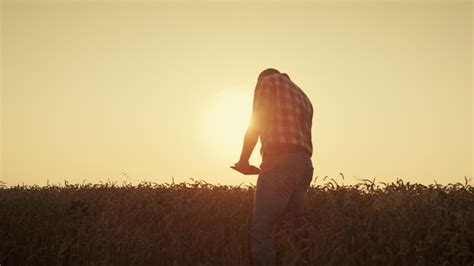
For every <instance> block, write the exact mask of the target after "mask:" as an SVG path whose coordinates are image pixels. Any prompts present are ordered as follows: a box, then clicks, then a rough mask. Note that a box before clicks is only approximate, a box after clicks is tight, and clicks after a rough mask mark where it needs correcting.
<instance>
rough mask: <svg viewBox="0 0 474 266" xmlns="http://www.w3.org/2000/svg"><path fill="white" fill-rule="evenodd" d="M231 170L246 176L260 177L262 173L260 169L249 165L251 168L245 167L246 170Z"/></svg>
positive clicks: (233, 167)
mask: <svg viewBox="0 0 474 266" xmlns="http://www.w3.org/2000/svg"><path fill="white" fill-rule="evenodd" d="M230 168H232V169H234V170H235V171H237V172H239V173H242V174H244V175H258V174H259V173H260V169H258V167H256V166H253V165H249V167H245V168H237V167H235V166H231V167H230Z"/></svg>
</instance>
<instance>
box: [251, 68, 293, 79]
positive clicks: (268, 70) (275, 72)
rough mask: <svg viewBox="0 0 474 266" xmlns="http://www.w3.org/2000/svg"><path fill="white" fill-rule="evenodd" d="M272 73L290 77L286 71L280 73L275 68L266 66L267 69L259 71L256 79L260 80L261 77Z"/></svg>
mask: <svg viewBox="0 0 474 266" xmlns="http://www.w3.org/2000/svg"><path fill="white" fill-rule="evenodd" d="M273 74H281V75H283V76H285V77H287V78H288V79H289V78H290V77H289V76H288V75H287V74H286V73H281V72H280V71H278V70H277V69H274V68H267V69H265V70H263V71H262V72H260V75H258V80H261V79H262V78H264V77H266V76H270V75H273Z"/></svg>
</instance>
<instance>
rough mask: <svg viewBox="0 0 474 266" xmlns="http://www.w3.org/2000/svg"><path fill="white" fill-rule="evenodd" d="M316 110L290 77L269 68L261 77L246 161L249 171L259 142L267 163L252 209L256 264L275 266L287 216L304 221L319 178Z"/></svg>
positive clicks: (248, 133) (243, 164)
mask: <svg viewBox="0 0 474 266" xmlns="http://www.w3.org/2000/svg"><path fill="white" fill-rule="evenodd" d="M312 118H313V107H312V105H311V102H310V100H309V99H308V97H307V96H306V94H305V93H304V92H303V91H302V90H301V89H300V88H299V87H298V86H297V85H296V84H295V83H293V82H292V81H291V79H290V78H289V76H288V75H287V74H285V73H280V72H279V71H278V70H276V69H272V68H269V69H266V70H264V71H262V72H261V73H260V75H259V77H258V81H257V86H256V88H255V94H254V100H253V110H252V117H251V121H250V125H249V127H248V129H247V131H246V133H245V138H244V144H243V148H242V153H241V155H240V160H239V162H237V163H236V164H235V165H234V167H235V168H236V169H248V168H249V167H250V166H249V158H250V155H251V154H252V151H253V149H254V147H255V144H256V143H257V140H258V138H259V137H260V141H261V144H262V148H261V150H260V153H261V155H262V164H261V165H260V173H259V176H258V179H257V187H256V191H255V197H254V206H253V210H252V226H251V232H250V237H251V254H252V259H253V263H254V264H255V265H273V264H275V251H274V248H273V245H274V243H273V239H272V231H273V227H274V225H275V224H276V222H277V221H278V219H279V218H280V217H281V216H282V215H283V214H284V213H285V212H287V213H289V214H292V215H293V216H294V217H295V218H296V219H301V218H302V217H303V206H304V197H305V194H306V190H307V189H308V187H309V185H310V183H311V179H312V176H313V165H312V162H311V156H312V153H313V146H312V142H311V126H312Z"/></svg>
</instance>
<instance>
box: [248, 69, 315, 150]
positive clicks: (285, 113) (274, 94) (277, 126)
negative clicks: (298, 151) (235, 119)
mask: <svg viewBox="0 0 474 266" xmlns="http://www.w3.org/2000/svg"><path fill="white" fill-rule="evenodd" d="M312 119H313V106H312V105H311V102H310V100H309V99H308V97H307V96H306V94H305V93H304V92H303V91H302V90H301V89H300V88H299V87H298V86H297V85H296V84H294V83H293V82H292V81H291V80H290V79H289V78H288V77H287V76H285V75H283V74H273V75H269V76H265V77H263V78H262V79H261V80H259V81H258V82H257V86H256V88H255V94H254V101H253V111H252V118H251V126H252V127H254V128H255V129H257V131H258V132H259V133H260V141H261V143H262V149H261V151H260V152H261V153H262V154H263V153H265V149H266V148H267V147H269V145H270V144H295V145H298V146H300V147H302V148H304V149H305V150H306V151H307V152H309V154H310V155H312V153H313V144H312V142H311V125H312Z"/></svg>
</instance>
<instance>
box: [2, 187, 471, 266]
mask: <svg viewBox="0 0 474 266" xmlns="http://www.w3.org/2000/svg"><path fill="white" fill-rule="evenodd" d="M254 189H255V188H254V187H252V186H250V187H248V186H246V187H242V186H240V187H236V186H234V187H232V186H213V185H210V184H207V183H205V182H204V181H195V182H194V183H181V184H164V185H158V184H154V183H153V184H152V183H149V182H142V183H141V184H140V185H138V186H132V185H127V184H123V185H121V186H117V185H116V184H114V183H107V184H99V185H93V184H80V185H70V184H67V183H65V186H51V185H50V186H46V187H38V186H16V187H9V188H7V187H4V186H3V187H2V186H1V184H0V264H1V265H2V266H3V265H78V264H81V265H82V264H86V265H103V264H107V265H110V264H113V265H249V263H250V260H249V239H248V232H249V223H250V219H251V208H252V201H253V193H254ZM306 207H307V208H306V211H307V219H308V221H307V223H304V224H300V225H299V226H298V227H296V228H294V227H292V223H291V220H289V219H284V220H282V222H281V223H279V224H278V226H277V230H276V235H275V237H276V243H277V254H278V262H279V264H280V265H305V264H307V265H472V264H473V262H474V189H473V187H472V186H471V185H469V184H468V182H467V180H466V183H465V184H460V183H457V184H449V185H447V186H441V185H430V186H424V185H419V184H410V183H404V182H403V181H401V180H397V181H396V182H395V183H390V184H383V186H379V185H376V184H375V182H374V181H369V180H365V181H364V182H363V183H360V184H358V185H354V186H339V185H338V184H337V183H336V181H335V180H332V181H331V182H330V183H326V184H324V185H318V186H314V185H313V186H312V187H311V188H310V190H309V192H308V199H307V205H306ZM292 228H293V229H292Z"/></svg>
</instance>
